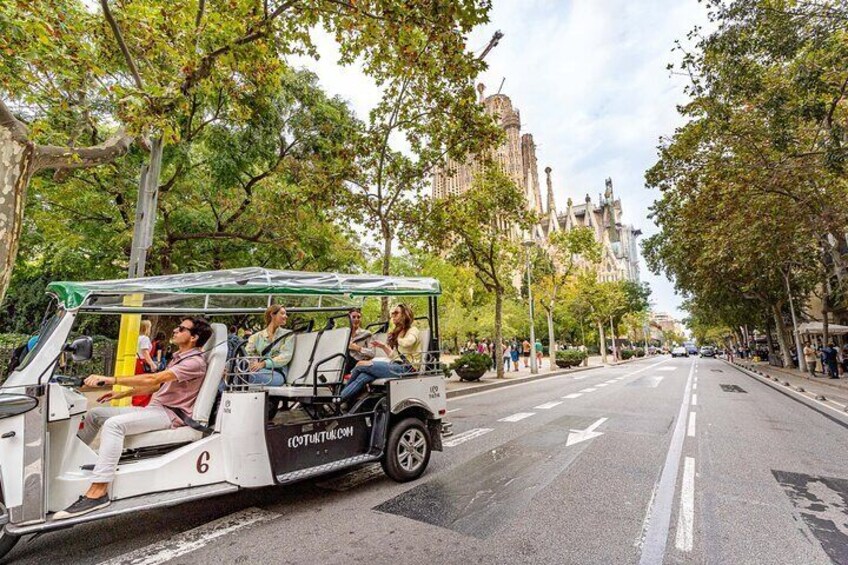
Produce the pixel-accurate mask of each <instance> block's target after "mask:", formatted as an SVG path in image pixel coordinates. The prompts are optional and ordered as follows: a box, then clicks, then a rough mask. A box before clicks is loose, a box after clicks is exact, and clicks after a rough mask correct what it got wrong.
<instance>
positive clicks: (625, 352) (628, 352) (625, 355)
mask: <svg viewBox="0 0 848 565" xmlns="http://www.w3.org/2000/svg"><path fill="white" fill-rule="evenodd" d="M619 355H620V356H621V359H622V360H623V361H626V360H628V359H630V358H632V357H633V356H634V355H636V351H634V350H633V349H622V350H621V351H619Z"/></svg>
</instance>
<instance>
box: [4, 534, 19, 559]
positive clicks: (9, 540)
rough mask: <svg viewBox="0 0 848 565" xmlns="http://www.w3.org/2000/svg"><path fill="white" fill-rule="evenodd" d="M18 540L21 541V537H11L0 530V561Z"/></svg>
mask: <svg viewBox="0 0 848 565" xmlns="http://www.w3.org/2000/svg"><path fill="white" fill-rule="evenodd" d="M19 539H21V536H12V535H9V534H7V533H6V532H5V531H4V530H3V529H0V559H3V558H4V557H5V556H6V554H7V553H9V552H10V551H12V548H13V547H15V544H16V543H18V540H19Z"/></svg>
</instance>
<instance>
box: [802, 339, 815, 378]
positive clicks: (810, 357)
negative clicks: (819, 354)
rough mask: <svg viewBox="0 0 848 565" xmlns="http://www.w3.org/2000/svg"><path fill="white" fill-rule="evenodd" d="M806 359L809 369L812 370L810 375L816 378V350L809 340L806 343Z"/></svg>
mask: <svg viewBox="0 0 848 565" xmlns="http://www.w3.org/2000/svg"><path fill="white" fill-rule="evenodd" d="M804 361H805V362H806V363H807V370H808V371H809V372H810V375H811V376H812V377H813V378H815V377H816V350H815V349H813V346H812V344H811V343H810V342H809V341H808V342H807V343H805V344H804Z"/></svg>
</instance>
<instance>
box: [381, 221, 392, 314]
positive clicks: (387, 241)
mask: <svg viewBox="0 0 848 565" xmlns="http://www.w3.org/2000/svg"><path fill="white" fill-rule="evenodd" d="M381 231H382V234H383V265H382V267H383V270H382V275H383V276H384V277H387V276H389V275H390V274H391V270H392V241H393V240H394V237H392V231H391V230H390V229H389V228H388V226H385V225H384V226H383V228H382V230H381ZM380 319H381V320H388V319H389V298H388V297H383V298H381V299H380Z"/></svg>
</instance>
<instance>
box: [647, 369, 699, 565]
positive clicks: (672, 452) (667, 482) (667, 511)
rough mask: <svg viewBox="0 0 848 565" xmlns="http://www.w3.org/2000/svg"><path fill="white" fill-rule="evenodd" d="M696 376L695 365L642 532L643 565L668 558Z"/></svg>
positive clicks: (658, 562) (684, 392) (685, 390)
mask: <svg viewBox="0 0 848 565" xmlns="http://www.w3.org/2000/svg"><path fill="white" fill-rule="evenodd" d="M694 374H695V365H694V364H692V365H691V368H690V369H689V377H688V378H687V379H686V388H684V390H683V400H682V402H681V403H680V411H679V412H678V414H677V423H676V424H675V425H674V433H673V434H672V436H671V443H670V444H669V447H668V453H666V457H665V464H664V465H663V470H662V474H661V475H660V481H659V483H658V484H657V488H656V493H657V494H656V497H655V498H654V501H653V503H652V505H651V509H650V511H649V512H648V515H647V516H646V517H645V524H644V526H643V531H644V532H645V536H644V540H645V543H644V545H643V546H642V555H641V557H640V559H639V563H640V565H662V562H663V558H664V557H665V546H666V543H667V542H668V530H669V525H670V524H671V513H672V507H673V505H674V491H675V485H676V483H677V472H678V469H679V468H680V459H681V457H682V456H683V442H684V440H685V433H686V412H687V411H688V408H689V396H690V394H692V376H693V375H694Z"/></svg>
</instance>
